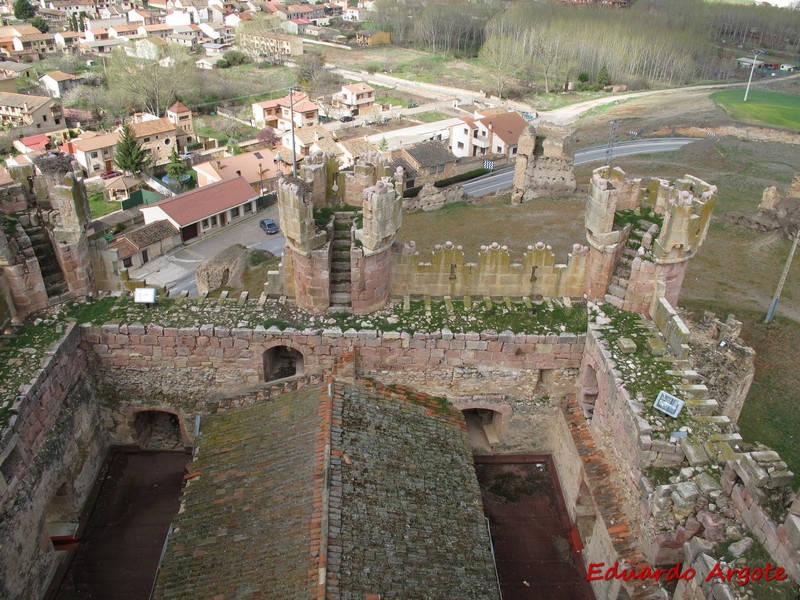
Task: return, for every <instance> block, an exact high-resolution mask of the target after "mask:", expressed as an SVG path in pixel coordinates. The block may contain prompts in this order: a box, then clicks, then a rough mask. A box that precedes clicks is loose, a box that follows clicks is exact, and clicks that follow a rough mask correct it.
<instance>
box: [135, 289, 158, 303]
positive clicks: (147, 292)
mask: <svg viewBox="0 0 800 600" xmlns="http://www.w3.org/2000/svg"><path fill="white" fill-rule="evenodd" d="M133 301H134V302H135V303H137V304H155V303H156V288H136V289H135V290H133Z"/></svg>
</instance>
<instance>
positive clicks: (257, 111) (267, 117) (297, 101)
mask: <svg viewBox="0 0 800 600" xmlns="http://www.w3.org/2000/svg"><path fill="white" fill-rule="evenodd" d="M292 103H293V106H292ZM252 109H253V122H254V123H255V125H256V126H258V127H265V126H266V127H272V128H274V129H277V130H278V131H287V130H288V129H291V127H292V111H294V126H295V127H297V128H300V127H311V126H313V125H318V124H319V106H317V105H316V104H314V103H313V102H311V100H309V99H308V94H304V93H302V92H292V95H291V97H290V96H289V95H288V94H287V95H286V96H284V97H283V98H277V99H275V100H266V101H264V102H255V103H253V105H252Z"/></svg>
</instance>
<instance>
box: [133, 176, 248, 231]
mask: <svg viewBox="0 0 800 600" xmlns="http://www.w3.org/2000/svg"><path fill="white" fill-rule="evenodd" d="M257 197H258V194H256V193H255V192H254V191H253V188H251V187H250V186H249V185H248V183H247V180H246V179H245V178H244V177H237V178H236V179H226V180H224V181H220V182H217V183H212V184H211V185H207V186H204V187H201V188H198V189H196V190H192V191H190V192H185V193H183V194H180V195H178V196H175V197H173V198H168V199H167V200H161V201H160V202H156V203H155V204H150V205H149V206H146V207H142V209H141V210H142V211H146V210H147V209H148V208H151V207H154V206H158V207H159V208H161V210H163V211H164V212H165V213H166V214H167V215H168V216H169V217H170V218H171V219H173V220H174V221H175V222H176V223H178V225H180V226H181V227H184V226H186V225H191V224H192V223H197V222H198V221H202V220H203V219H205V218H206V217H208V216H210V215H215V214H217V213H220V212H222V211H225V210H228V209H231V208H233V207H234V206H240V205H241V204H244V203H245V202H247V201H248V200H255V199H256V198H257Z"/></svg>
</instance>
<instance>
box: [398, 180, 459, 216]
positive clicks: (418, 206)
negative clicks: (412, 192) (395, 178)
mask: <svg viewBox="0 0 800 600" xmlns="http://www.w3.org/2000/svg"><path fill="white" fill-rule="evenodd" d="M464 200H465V196H464V188H463V187H462V186H460V185H450V186H447V187H446V188H437V187H434V185H433V184H432V183H426V184H425V185H423V186H422V189H421V190H420V191H419V194H417V195H416V196H414V197H413V198H403V210H404V211H413V210H422V211H426V212H427V211H432V210H439V209H440V208H442V207H443V206H447V205H448V204H453V203H455V202H463V201H464Z"/></svg>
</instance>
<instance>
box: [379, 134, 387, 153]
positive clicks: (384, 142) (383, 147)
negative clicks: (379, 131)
mask: <svg viewBox="0 0 800 600" xmlns="http://www.w3.org/2000/svg"><path fill="white" fill-rule="evenodd" d="M388 149H389V142H388V141H387V139H386V138H385V137H382V138H381V140H380V141H379V142H378V150H380V151H381V152H386V151H387V150H388Z"/></svg>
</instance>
